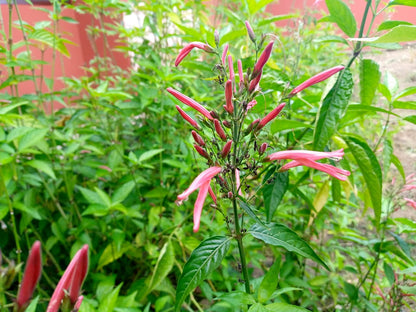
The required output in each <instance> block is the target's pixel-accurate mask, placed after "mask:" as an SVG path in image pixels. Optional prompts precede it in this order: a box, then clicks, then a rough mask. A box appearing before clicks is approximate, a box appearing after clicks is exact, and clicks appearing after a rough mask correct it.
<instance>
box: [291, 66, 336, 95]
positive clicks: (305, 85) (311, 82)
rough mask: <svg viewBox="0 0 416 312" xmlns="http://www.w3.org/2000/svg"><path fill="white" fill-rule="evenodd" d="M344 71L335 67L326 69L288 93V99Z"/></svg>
mask: <svg viewBox="0 0 416 312" xmlns="http://www.w3.org/2000/svg"><path fill="white" fill-rule="evenodd" d="M343 69H344V66H341V65H340V66H335V67H332V68H330V69H327V70H325V71H323V72H322V73H319V74H317V75H315V76H313V77H311V78H309V79H308V80H306V81H304V82H302V83H301V84H300V85H298V86H297V87H296V88H294V89H293V90H292V91H291V92H290V93H289V97H292V96H294V95H295V94H297V93H299V92H300V91H302V90H304V89H306V88H308V87H310V86H312V85H314V84H316V83H318V82H321V81H324V80H326V79H328V78H329V77H331V76H332V75H335V74H336V73H337V72H339V71H341V70H343Z"/></svg>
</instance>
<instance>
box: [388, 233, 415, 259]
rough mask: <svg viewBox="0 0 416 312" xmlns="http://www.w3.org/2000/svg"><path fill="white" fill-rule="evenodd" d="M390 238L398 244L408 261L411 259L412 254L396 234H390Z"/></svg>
mask: <svg viewBox="0 0 416 312" xmlns="http://www.w3.org/2000/svg"><path fill="white" fill-rule="evenodd" d="M390 234H391V236H393V237H394V239H395V240H396V242H397V243H398V244H399V246H400V248H401V249H402V250H403V252H404V253H405V254H406V256H408V257H409V258H410V259H412V253H411V251H410V247H409V245H408V244H407V243H406V242H405V241H404V240H403V239H402V238H401V237H400V236H399V235H397V234H395V233H393V232H390ZM412 260H413V259H412Z"/></svg>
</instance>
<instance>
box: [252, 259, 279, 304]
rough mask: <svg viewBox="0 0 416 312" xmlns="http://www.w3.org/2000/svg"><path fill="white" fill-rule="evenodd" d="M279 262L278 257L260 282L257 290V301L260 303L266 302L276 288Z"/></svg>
mask: <svg viewBox="0 0 416 312" xmlns="http://www.w3.org/2000/svg"><path fill="white" fill-rule="evenodd" d="M280 262H281V259H280V258H279V259H276V261H275V262H274V263H273V265H272V266H271V267H270V269H269V271H267V273H266V274H265V275H264V277H263V280H262V281H261V283H260V286H259V288H258V291H257V293H258V295H257V296H258V301H259V302H260V303H266V302H267V301H268V300H269V299H270V297H271V296H272V295H273V293H274V291H275V290H276V288H277V284H278V282H279V271H280Z"/></svg>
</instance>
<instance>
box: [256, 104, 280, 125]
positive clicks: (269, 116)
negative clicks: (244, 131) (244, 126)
mask: <svg viewBox="0 0 416 312" xmlns="http://www.w3.org/2000/svg"><path fill="white" fill-rule="evenodd" d="M285 105H286V103H282V104H280V105H279V106H277V107H276V108H275V109H273V110H272V111H271V112H270V113H268V114H267V115H266V117H264V118H263V119H262V120H260V122H259V125H258V126H257V129H259V130H260V129H261V128H263V127H264V126H265V125H267V124H268V123H269V122H270V121H272V120H273V119H275V118H276V116H277V115H279V113H280V112H281V111H282V109H283V108H284V107H285Z"/></svg>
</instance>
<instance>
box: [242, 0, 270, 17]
mask: <svg viewBox="0 0 416 312" xmlns="http://www.w3.org/2000/svg"><path fill="white" fill-rule="evenodd" d="M273 1H274V0H260V1H258V2H257V1H256V0H249V1H248V10H249V11H250V14H251V15H253V14H255V13H256V12H258V11H260V10H261V9H262V8H264V7H265V6H266V5H268V4H269V3H272V2H273Z"/></svg>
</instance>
